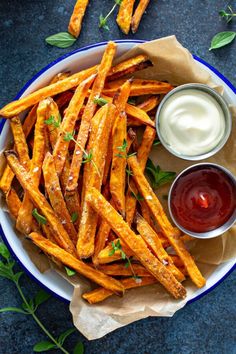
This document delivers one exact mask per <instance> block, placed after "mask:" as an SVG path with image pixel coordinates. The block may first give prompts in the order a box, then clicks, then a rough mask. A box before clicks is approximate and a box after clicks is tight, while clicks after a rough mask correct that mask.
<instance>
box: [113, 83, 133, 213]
mask: <svg viewBox="0 0 236 354" xmlns="http://www.w3.org/2000/svg"><path fill="white" fill-rule="evenodd" d="M130 85H131V82H130V80H127V81H126V82H125V83H124V84H123V85H122V87H121V88H120V89H119V90H118V91H117V94H116V95H115V97H114V104H115V106H116V109H117V117H116V120H115V124H114V127H113V129H112V164H111V174H110V192H111V195H112V199H113V201H114V204H115V207H116V209H117V210H119V212H120V213H121V215H122V216H123V218H124V217H125V167H126V155H127V124H126V114H125V106H126V103H127V100H128V98H129V93H130Z"/></svg>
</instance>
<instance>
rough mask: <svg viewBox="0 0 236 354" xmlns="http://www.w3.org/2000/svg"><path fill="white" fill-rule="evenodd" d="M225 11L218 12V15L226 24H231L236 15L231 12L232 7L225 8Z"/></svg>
mask: <svg viewBox="0 0 236 354" xmlns="http://www.w3.org/2000/svg"><path fill="white" fill-rule="evenodd" d="M227 9H228V11H229V12H227V10H226V11H225V10H220V11H219V15H220V16H221V17H222V18H224V19H225V20H226V22H227V23H229V22H231V21H232V19H233V18H234V17H236V13H235V12H234V11H233V9H232V7H231V6H230V5H229V6H227Z"/></svg>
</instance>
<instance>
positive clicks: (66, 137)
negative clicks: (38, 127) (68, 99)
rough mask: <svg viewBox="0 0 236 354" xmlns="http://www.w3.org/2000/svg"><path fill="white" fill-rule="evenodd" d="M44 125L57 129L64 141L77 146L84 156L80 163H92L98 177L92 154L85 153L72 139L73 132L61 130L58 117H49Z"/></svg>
mask: <svg viewBox="0 0 236 354" xmlns="http://www.w3.org/2000/svg"><path fill="white" fill-rule="evenodd" d="M44 123H45V124H47V125H53V126H54V127H55V128H58V129H59V130H60V131H61V132H62V133H63V134H64V137H63V139H64V141H67V142H69V141H73V142H74V143H75V145H77V146H78V147H79V148H80V149H81V150H82V151H83V154H84V157H83V161H82V163H87V162H92V164H93V165H94V167H95V169H96V171H97V173H98V175H100V172H99V169H98V167H97V165H96V164H95V163H94V161H93V156H92V152H91V151H90V152H87V151H86V150H85V149H84V148H83V147H82V146H81V145H80V144H79V143H78V142H77V141H76V140H75V138H74V136H75V132H74V131H73V132H66V131H64V130H63V128H62V125H61V117H60V116H59V118H58V120H56V119H55V117H54V116H50V117H49V118H48V119H46V120H45V121H44Z"/></svg>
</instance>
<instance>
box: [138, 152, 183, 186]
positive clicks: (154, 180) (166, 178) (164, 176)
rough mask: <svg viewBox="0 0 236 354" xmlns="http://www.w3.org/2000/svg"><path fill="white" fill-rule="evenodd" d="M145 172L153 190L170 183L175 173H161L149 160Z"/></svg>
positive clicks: (158, 167)
mask: <svg viewBox="0 0 236 354" xmlns="http://www.w3.org/2000/svg"><path fill="white" fill-rule="evenodd" d="M145 172H146V174H147V175H148V177H149V180H150V182H151V186H152V188H153V189H157V188H158V187H160V186H162V185H163V184H166V183H169V182H172V181H173V179H174V178H175V176H176V172H171V171H163V170H162V169H161V168H160V166H158V165H157V166H155V165H154V163H153V162H152V160H151V159H148V161H147V165H146V169H145Z"/></svg>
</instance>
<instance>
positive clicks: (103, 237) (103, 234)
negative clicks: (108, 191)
mask: <svg viewBox="0 0 236 354" xmlns="http://www.w3.org/2000/svg"><path fill="white" fill-rule="evenodd" d="M103 196H104V194H103ZM104 197H105V196H104ZM105 198H106V197H105ZM106 199H107V198H106ZM107 200H108V199H107ZM110 203H111V205H112V206H114V202H113V200H112V199H111V200H110ZM110 231H111V227H110V225H109V224H108V223H107V222H106V221H105V220H102V221H101V224H100V225H99V228H98V231H97V234H96V237H95V247H94V254H93V264H95V265H96V264H98V263H99V261H98V255H99V253H100V252H101V251H102V250H103V249H104V247H105V245H106V242H107V240H108V236H109V233H110Z"/></svg>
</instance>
